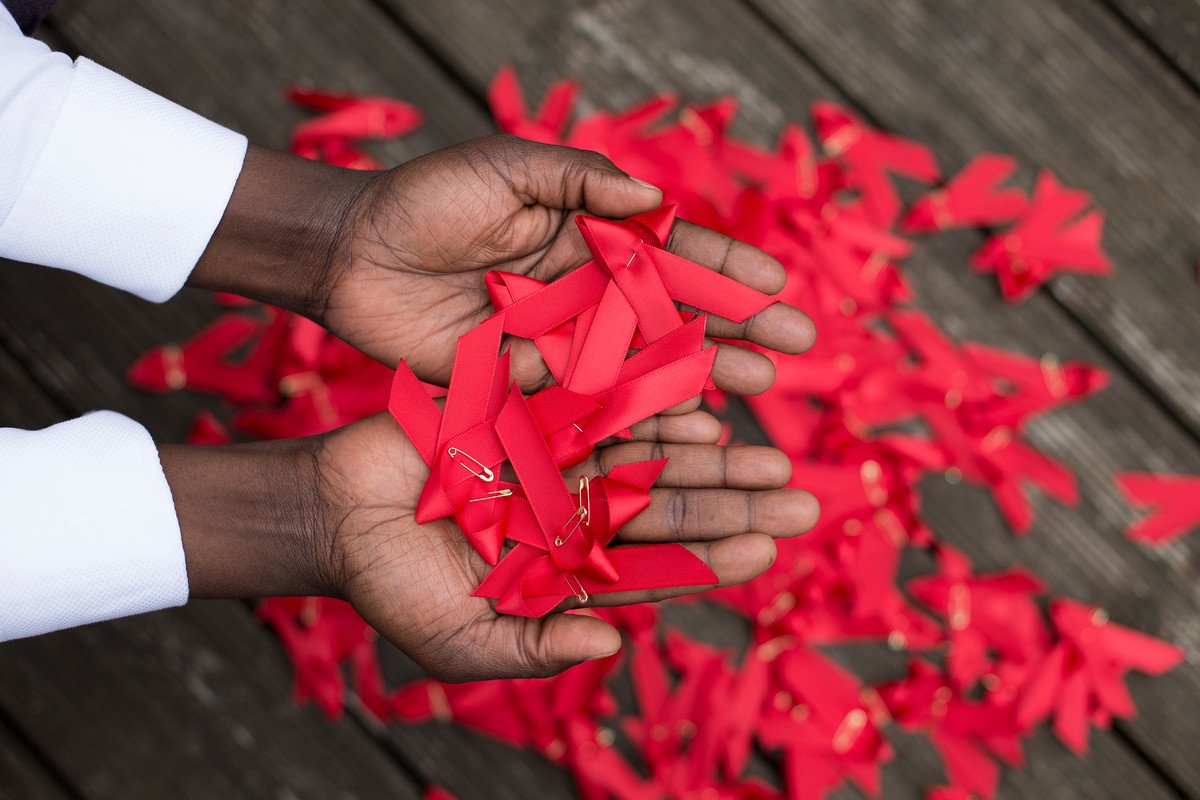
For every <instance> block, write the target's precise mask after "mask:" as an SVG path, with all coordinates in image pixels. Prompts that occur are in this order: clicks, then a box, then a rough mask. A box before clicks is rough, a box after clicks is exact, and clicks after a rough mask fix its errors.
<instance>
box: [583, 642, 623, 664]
mask: <svg viewBox="0 0 1200 800" xmlns="http://www.w3.org/2000/svg"><path fill="white" fill-rule="evenodd" d="M620 649H621V645H617V646H616V647H615V648H614V649H612V650H610V651H609V652H607V653H597V654H596V655H594V656H589V657H588V661H599V660H600V659H602V658H609V657H610V656H615V655H616V654H617V652H618V651H619V650H620Z"/></svg>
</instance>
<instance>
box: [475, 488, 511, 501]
mask: <svg viewBox="0 0 1200 800" xmlns="http://www.w3.org/2000/svg"><path fill="white" fill-rule="evenodd" d="M512 493H513V492H512V489H497V490H496V491H494V492H488V493H487V494H485V495H484V496H483V497H476V498H475V499H474V500H468V501H467V502H468V503H482V502H483V501H484V500H498V499H499V498H501V497H508V496H509V495H510V494H512Z"/></svg>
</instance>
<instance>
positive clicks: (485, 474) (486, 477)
mask: <svg viewBox="0 0 1200 800" xmlns="http://www.w3.org/2000/svg"><path fill="white" fill-rule="evenodd" d="M446 455H448V456H450V457H451V458H455V457H457V456H462V457H463V458H465V459H468V460H470V461H473V462H475V464H476V465H478V466H479V469H480V470H482V472H476V471H475V470H473V469H471V465H470V464H467V463H464V462H462V461H460V462H458V463H459V466H461V467H462V468H463V469H465V470H466V471H467V472H469V473H471V474H472V475H474V476H475V477H476V478H479V480H481V481H483V482H484V483H491V482H492V481H494V480H496V473H494V472H492V471H491V470H490V469H488V466H487V464H484V463H483V462H482V461H480V460H479V459H478V458H475V457H474V456H472V455H471V454H470V453H466V452H464V451H462V450H459V449H458V448H457V447H451V448H449V449H448V450H446Z"/></svg>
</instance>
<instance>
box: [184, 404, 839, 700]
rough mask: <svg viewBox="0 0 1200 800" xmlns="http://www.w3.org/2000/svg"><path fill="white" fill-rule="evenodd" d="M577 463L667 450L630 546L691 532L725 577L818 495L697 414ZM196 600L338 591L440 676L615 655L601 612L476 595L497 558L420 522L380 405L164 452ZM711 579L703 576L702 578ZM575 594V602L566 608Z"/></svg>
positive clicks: (625, 538) (763, 453)
mask: <svg viewBox="0 0 1200 800" xmlns="http://www.w3.org/2000/svg"><path fill="white" fill-rule="evenodd" d="M633 433H634V436H635V441H623V442H620V443H609V444H605V445H604V446H602V447H600V448H598V449H597V450H596V452H595V453H594V454H593V455H592V457H591V458H590V459H589V460H588V461H586V462H584V463H582V464H580V465H578V466H577V467H575V468H573V469H572V470H571V471H569V472H568V481H570V480H572V479H574V478H575V477H576V476H577V475H579V474H588V475H596V474H606V473H607V472H608V470H609V469H610V468H611V467H612V466H613V465H615V464H618V463H623V462H628V461H637V460H643V459H650V458H661V457H664V456H665V457H668V458H670V462H669V463H668V465H667V467H666V469H665V470H664V472H663V474H662V476H661V477H660V479H659V481H658V484H657V485H656V487H655V488H654V489H652V490H651V502H650V506H649V508H648V509H647V510H646V511H644V512H643V513H642V514H641V515H639V516H638V517H636V518H635V519H634V520H633V521H631V522H630V523H629V524H628V525H626V526H625V527H624V528H623V529H622V530H621V531H620V532H619V533H618V541H620V542H682V543H684V544H685V546H686V547H688V549H690V550H691V551H692V552H693V553H695V554H696V555H697V556H698V557H700V558H702V559H703V560H704V561H705V562H706V563H707V564H708V565H709V566H710V567H711V568H712V569H713V571H714V572H715V573H716V574H717V576H718V578H719V579H720V582H721V585H730V584H735V583H740V582H742V581H745V580H749V579H750V578H753V577H755V576H757V575H759V574H760V573H762V572H763V571H764V570H765V569H766V568H767V567H769V566H770V565H771V563H772V561H773V560H774V557H775V543H774V541H773V537H784V536H792V535H795V534H798V533H801V532H803V531H804V530H807V529H808V528H809V527H810V526H811V525H812V524H813V523H814V522H815V519H816V514H817V506H816V501H815V500H814V499H813V497H812V496H811V495H809V494H808V493H806V492H802V491H799V490H789V489H783V488H781V487H783V486H784V484H785V483H786V482H787V480H788V477H789V475H790V472H791V467H790V464H789V462H788V460H787V458H786V457H785V456H784V455H783V454H782V453H780V452H779V451H777V450H774V449H772V448H767V447H731V448H725V447H717V446H715V444H713V443H714V442H715V441H716V439H717V437H718V436H719V435H720V425H719V423H718V422H717V421H716V420H715V419H714V418H713V417H711V416H709V415H708V414H705V413H703V412H692V413H688V414H681V415H676V416H658V417H653V418H651V419H649V420H647V421H645V422H643V423H640V424H639V425H636V426H634V428H633ZM162 458H163V466H164V470H165V471H166V474H167V478H168V481H169V482H170V484H171V490H172V493H173V495H174V497H175V501H176V507H177V509H178V511H179V519H180V526H181V528H182V530H183V537H184V549H185V552H186V554H187V564H188V578H189V581H190V583H191V587H192V595H193V596H194V597H247V596H262V595H265V594H328V595H331V596H336V597H342V598H344V599H346V600H348V601H349V602H350V603H351V604H352V605H353V606H354V608H355V609H356V610H357V611H358V613H359V614H361V615H362V616H363V618H364V619H366V620H367V622H369V623H370V624H371V625H372V626H373V627H374V628H375V629H376V630H378V631H379V632H380V633H381V634H383V635H384V636H385V637H386V638H387V639H388V640H389V641H391V642H392V643H393V644H395V645H396V646H397V647H399V648H400V649H401V650H403V651H404V652H405V653H407V654H408V655H409V656H410V657H411V658H412V659H413V660H415V661H416V662H417V663H419V664H420V665H422V666H423V667H425V669H426V670H428V671H429V672H430V674H432V675H433V676H434V677H437V678H439V679H441V680H450V681H459V680H478V679H485V678H499V677H534V676H544V675H550V674H554V673H556V672H559V671H561V670H563V669H566V668H567V667H569V666H571V665H573V664H576V663H578V662H581V661H585V660H588V659H592V658H602V657H604V656H608V655H611V654H612V653H614V652H616V651H617V649H618V648H619V647H620V642H621V640H620V636H619V635H618V633H617V632H616V630H614V629H613V628H612V627H610V626H609V625H608V624H607V623H605V622H602V621H601V620H599V619H596V618H594V617H591V616H586V615H576V614H569V615H568V614H560V613H552V614H550V615H548V616H547V617H545V618H543V619H530V618H525V617H512V616H503V615H499V614H497V613H496V612H495V610H494V609H493V607H492V604H491V603H490V602H489V601H488V600H485V599H481V598H476V597H472V596H471V592H472V591H474V589H475V587H476V586H477V585H478V584H479V582H480V581H481V580H482V579H483V577H484V576H485V575H486V574H487V572H488V570H489V569H490V568H489V567H488V566H487V564H485V563H484V561H483V560H482V559H481V558H480V557H479V556H478V555H477V554H476V553H475V551H474V550H473V549H472V548H471V547H470V545H469V544H468V543H467V541H466V539H465V538H464V537H463V534H462V532H461V531H460V530H459V529H458V528H457V526H455V524H454V523H453V522H451V521H449V520H440V521H437V522H433V523H428V524H425V525H419V524H417V522H416V521H415V519H414V516H413V515H414V509H415V506H416V503H417V499H418V497H419V496H420V493H421V487H422V486H423V485H424V483H425V479H426V477H427V476H428V469H427V468H426V466H425V464H424V462H423V461H422V460H421V458H420V457H419V456H418V454H417V453H416V451H415V449H414V448H413V447H412V445H411V444H410V443H409V442H408V439H407V438H406V437H405V436H404V434H403V432H402V431H401V430H400V428H399V426H397V425H396V423H395V422H394V421H393V420H392V419H391V418H390V417H388V416H387V415H386V414H381V415H377V416H374V417H370V418H368V419H366V420H363V421H361V422H358V423H355V424H353V425H349V426H347V427H345V428H342V429H340V430H336V431H333V432H331V433H328V434H325V435H324V436H321V437H316V438H314V439H310V440H300V441H295V442H286V441H283V442H266V443H261V444H254V445H234V446H231V447H219V448H214V447H187V446H174V447H170V446H168V447H164V448H163V449H162ZM696 588H708V587H696ZM688 591H692V590H689V589H672V590H663V591H657V592H639V593H629V594H621V595H593V596H592V598H591V599H590V600H589V604H605V605H617V604H627V603H638V602H645V601H656V600H660V599H663V598H665V597H668V596H673V595H677V594H682V593H685V592H688ZM573 605H577V603H576V601H575V600H574V599H573V598H569V599H568V602H567V604H565V606H564V607H570V606H573Z"/></svg>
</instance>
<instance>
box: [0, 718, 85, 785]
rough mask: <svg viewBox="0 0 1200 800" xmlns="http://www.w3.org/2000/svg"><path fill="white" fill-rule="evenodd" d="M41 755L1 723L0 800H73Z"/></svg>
mask: <svg viewBox="0 0 1200 800" xmlns="http://www.w3.org/2000/svg"><path fill="white" fill-rule="evenodd" d="M70 798H71V796H70V795H69V794H68V793H67V790H66V789H64V788H63V786H62V785H61V784H60V783H59V782H58V781H56V780H55V778H54V775H53V773H52V772H51V771H50V770H49V769H48V768H46V766H45V765H44V764H43V762H42V761H41V759H40V758H39V756H38V754H36V753H34V752H33V751H31V750H30V749H29V748H28V747H27V746H26V745H25V743H24V742H23V741H22V740H21V739H20V738H19V737H18V735H17V733H16V732H15V731H13V730H12V729H11V728H9V727H8V726H6V725H5V724H4V723H3V721H0V800H70Z"/></svg>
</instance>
